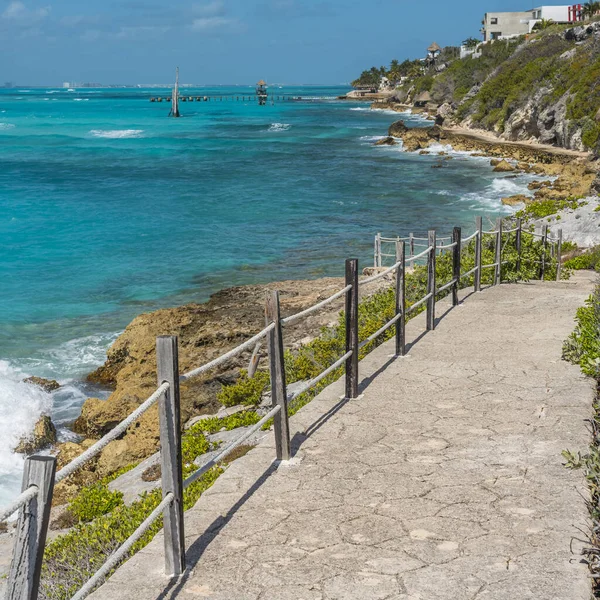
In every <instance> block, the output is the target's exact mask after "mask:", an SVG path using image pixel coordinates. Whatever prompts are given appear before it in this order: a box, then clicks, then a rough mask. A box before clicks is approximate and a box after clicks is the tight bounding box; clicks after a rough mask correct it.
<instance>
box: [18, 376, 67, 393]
mask: <svg viewBox="0 0 600 600" xmlns="http://www.w3.org/2000/svg"><path fill="white" fill-rule="evenodd" d="M23 383H30V384H31V385H36V386H37V387H39V388H42V389H43V390H44V391H45V392H48V393H50V392H54V391H55V390H57V389H58V388H59V387H60V383H58V381H55V380H54V379H44V378H43V377H35V376H33V377H28V378H27V379H23Z"/></svg>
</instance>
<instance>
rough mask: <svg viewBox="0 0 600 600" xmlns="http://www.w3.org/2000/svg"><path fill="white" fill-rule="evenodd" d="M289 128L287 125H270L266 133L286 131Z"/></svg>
mask: <svg viewBox="0 0 600 600" xmlns="http://www.w3.org/2000/svg"><path fill="white" fill-rule="evenodd" d="M290 127H291V125H290V124H289V123H271V127H269V129H268V130H267V131H276V132H279V131H287V130H288V129H290Z"/></svg>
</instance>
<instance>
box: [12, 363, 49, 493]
mask: <svg viewBox="0 0 600 600" xmlns="http://www.w3.org/2000/svg"><path fill="white" fill-rule="evenodd" d="M25 377H27V374H26V373H24V372H22V371H21V370H19V369H16V368H14V367H13V366H11V365H10V364H9V363H8V362H7V361H0V505H2V504H4V503H5V502H6V501H7V500H9V499H10V498H12V497H14V496H15V495H16V494H18V491H19V479H20V473H21V471H22V469H23V460H24V459H23V456H22V455H20V454H15V453H14V452H13V449H14V448H15V446H16V445H17V444H18V443H19V440H20V438H21V437H22V436H24V435H27V434H28V433H29V432H31V431H32V430H33V427H34V425H35V423H36V421H37V420H38V419H39V417H40V415H41V414H44V413H49V412H50V410H51V408H52V396H51V395H50V394H48V393H46V392H44V391H43V390H41V389H40V388H39V387H37V386H34V385H30V384H27V383H23V379H24V378H25Z"/></svg>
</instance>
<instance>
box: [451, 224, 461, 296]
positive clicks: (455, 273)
mask: <svg viewBox="0 0 600 600" xmlns="http://www.w3.org/2000/svg"><path fill="white" fill-rule="evenodd" d="M461 237H462V235H461V228H460V227H455V228H454V229H453V230H452V243H453V244H456V245H455V246H454V247H453V248H452V279H454V285H453V286H452V306H458V288H459V287H460V244H461Z"/></svg>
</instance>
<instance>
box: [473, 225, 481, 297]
mask: <svg viewBox="0 0 600 600" xmlns="http://www.w3.org/2000/svg"><path fill="white" fill-rule="evenodd" d="M476 224H477V235H476V236H475V269H476V271H475V281H474V288H475V291H476V292H480V291H481V244H482V240H483V218H482V217H477V220H476Z"/></svg>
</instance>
